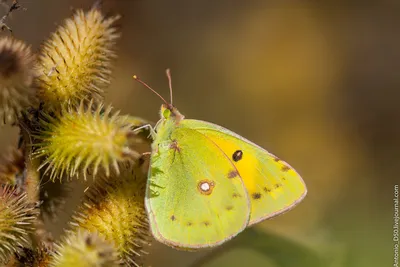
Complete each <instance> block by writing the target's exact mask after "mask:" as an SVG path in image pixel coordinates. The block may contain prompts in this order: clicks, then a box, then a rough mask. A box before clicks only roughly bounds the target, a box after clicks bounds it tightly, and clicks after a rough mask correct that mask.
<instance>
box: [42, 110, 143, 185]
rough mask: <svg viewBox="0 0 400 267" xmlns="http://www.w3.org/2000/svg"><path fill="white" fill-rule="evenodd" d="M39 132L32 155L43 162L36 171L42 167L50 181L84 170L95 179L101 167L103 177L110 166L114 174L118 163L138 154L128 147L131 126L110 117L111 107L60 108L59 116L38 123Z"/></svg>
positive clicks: (115, 116)
mask: <svg viewBox="0 0 400 267" xmlns="http://www.w3.org/2000/svg"><path fill="white" fill-rule="evenodd" d="M41 124H42V126H43V130H42V131H41V132H39V133H38V134H37V136H36V139H37V140H38V143H37V144H35V146H36V147H38V149H37V151H36V152H35V155H36V156H44V157H45V159H44V161H43V163H42V164H41V166H40V168H43V167H46V170H45V173H44V174H46V173H50V178H51V179H53V180H54V179H56V178H60V179H61V177H63V175H64V174H65V175H67V176H68V177H72V176H76V175H78V174H79V173H82V174H83V175H84V177H85V178H86V173H87V171H88V170H93V175H94V176H95V175H96V174H97V172H98V170H99V167H100V166H101V167H102V168H103V169H104V170H105V172H106V174H107V175H109V174H110V165H112V166H113V167H114V169H115V170H116V172H117V173H118V162H121V161H126V160H130V159H134V158H136V157H138V153H137V152H135V151H133V150H132V149H131V148H130V146H131V144H130V141H131V139H132V137H131V136H132V131H131V128H132V127H133V125H132V123H131V122H129V121H127V120H124V119H123V117H122V118H121V117H120V116H118V113H114V114H113V115H111V107H108V108H106V109H105V110H104V109H103V108H102V106H99V107H98V108H97V109H96V110H94V111H93V110H92V103H90V105H89V106H88V107H86V108H85V107H84V105H83V104H81V105H80V107H79V108H78V109H77V110H74V109H72V108H69V109H64V110H63V111H62V112H61V114H59V115H57V116H55V118H54V117H51V116H47V121H44V120H42V122H41Z"/></svg>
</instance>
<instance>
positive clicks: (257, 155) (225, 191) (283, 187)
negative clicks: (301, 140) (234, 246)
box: [134, 70, 307, 250]
mask: <svg viewBox="0 0 400 267" xmlns="http://www.w3.org/2000/svg"><path fill="white" fill-rule="evenodd" d="M167 75H168V78H169V84H170V90H171V103H168V102H167V101H165V100H164V99H163V98H162V97H161V96H160V95H159V94H158V93H157V92H155V91H154V90H153V89H152V88H151V87H149V86H148V85H147V84H145V83H144V82H143V81H141V80H140V79H139V78H137V76H134V78H135V79H136V80H137V81H139V82H140V83H142V84H143V85H144V86H146V87H147V88H149V89H150V90H152V91H153V92H154V93H155V94H157V95H158V96H159V97H160V98H161V99H162V100H163V101H164V104H163V105H162V107H161V120H160V121H159V122H158V123H157V125H156V127H155V129H154V130H152V135H153V138H154V141H153V143H152V153H151V160H150V168H149V174H148V182H147V191H146V199H145V206H146V211H147V213H148V217H149V221H150V226H151V231H152V233H153V235H154V237H155V238H156V239H157V240H158V241H160V242H162V243H164V244H167V245H169V246H172V247H174V248H179V249H187V250H192V249H198V248H203V247H213V246H217V245H220V244H222V243H224V242H225V241H227V240H229V239H231V238H232V237H234V236H236V235H237V234H238V233H240V232H241V231H243V230H244V229H245V228H246V227H248V226H250V225H252V224H255V223H258V222H260V221H262V220H265V219H268V218H271V217H274V216H277V215H279V214H282V213H284V212H286V211H288V210H290V209H292V208H293V207H294V206H296V205H297V204H298V203H299V202H300V201H301V200H302V199H303V198H304V197H305V195H306V194H307V189H306V186H305V184H304V182H303V180H302V178H301V177H300V175H299V174H298V173H297V172H296V171H295V170H294V169H293V168H292V167H291V166H290V165H289V164H287V163H286V162H284V161H282V160H281V159H279V158H277V157H276V156H274V155H272V154H270V153H269V152H267V151H266V150H264V149H263V148H261V147H259V146H258V145H256V144H254V143H252V142H250V141H249V140H247V139H245V138H243V137H241V136H240V135H238V134H235V133H234V132H232V131H229V130H227V129H225V128H223V127H221V126H218V125H215V124H212V123H209V122H205V121H200V120H191V119H185V118H184V116H183V115H182V114H181V113H180V112H179V111H178V110H177V109H176V108H175V107H174V106H173V105H172V89H171V79H170V75H169V72H168V70H167ZM144 127H148V126H147V125H146V126H144Z"/></svg>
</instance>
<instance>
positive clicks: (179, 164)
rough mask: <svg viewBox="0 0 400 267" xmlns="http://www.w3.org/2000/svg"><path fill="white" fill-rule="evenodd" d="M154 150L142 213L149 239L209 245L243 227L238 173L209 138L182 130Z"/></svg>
mask: <svg viewBox="0 0 400 267" xmlns="http://www.w3.org/2000/svg"><path fill="white" fill-rule="evenodd" d="M170 138H171V139H170V140H165V141H162V142H160V143H159V145H158V151H153V154H152V157H151V165H150V166H151V167H150V171H149V180H148V187H147V192H146V201H145V203H146V210H147V212H148V215H149V220H150V226H151V231H152V233H153V236H154V237H155V238H156V239H157V240H158V241H160V242H162V243H165V244H167V245H169V246H172V247H175V248H181V249H197V248H202V247H211V246H215V245H218V244H221V243H223V242H224V241H226V240H228V239H230V238H232V237H233V236H235V235H236V234H238V233H240V232H241V231H242V230H243V229H244V228H246V226H247V224H248V222H249V218H250V203H249V198H248V195H247V191H246V189H245V187H244V184H243V181H242V180H241V178H240V177H239V176H238V175H237V177H236V178H235V179H232V178H229V177H230V176H232V175H233V174H237V173H238V172H237V169H236V168H235V166H234V165H233V164H232V162H231V161H230V160H229V158H228V157H227V156H226V155H225V154H224V153H223V151H222V150H221V149H220V148H219V147H218V146H217V145H215V144H214V143H213V142H212V141H211V140H210V139H208V138H207V137H206V136H204V135H203V134H201V133H199V132H197V131H194V130H191V129H188V128H185V127H180V128H176V129H175V130H173V131H172V134H171V136H170Z"/></svg>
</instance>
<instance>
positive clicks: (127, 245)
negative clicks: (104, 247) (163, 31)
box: [71, 163, 150, 266]
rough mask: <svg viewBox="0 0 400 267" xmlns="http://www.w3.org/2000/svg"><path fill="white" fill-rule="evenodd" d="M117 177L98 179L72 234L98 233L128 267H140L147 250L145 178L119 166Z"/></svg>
mask: <svg viewBox="0 0 400 267" xmlns="http://www.w3.org/2000/svg"><path fill="white" fill-rule="evenodd" d="M120 169H121V173H120V175H119V177H117V175H116V174H115V173H113V174H112V178H113V179H107V178H106V177H105V176H103V178H102V179H97V180H96V182H95V184H94V186H93V187H92V188H90V189H89V190H88V192H87V197H86V200H85V201H84V204H83V205H82V206H81V209H80V211H79V213H78V214H77V215H76V216H74V222H72V223H71V225H72V226H73V229H75V231H76V230H77V229H86V230H88V231H97V232H98V234H99V235H100V236H102V237H104V238H105V239H106V240H108V241H110V242H113V243H114V244H115V247H116V248H117V251H118V253H119V255H120V257H121V259H122V260H123V261H124V263H125V264H126V265H127V266H141V265H140V263H141V262H142V261H143V255H144V254H147V252H146V251H145V249H146V247H147V246H149V241H148V240H149V236H150V235H149V226H148V220H147V215H146V212H145V208H144V195H145V187H146V175H145V174H144V173H143V172H142V170H140V169H139V168H138V167H134V166H133V165H132V164H129V163H127V164H121V166H120Z"/></svg>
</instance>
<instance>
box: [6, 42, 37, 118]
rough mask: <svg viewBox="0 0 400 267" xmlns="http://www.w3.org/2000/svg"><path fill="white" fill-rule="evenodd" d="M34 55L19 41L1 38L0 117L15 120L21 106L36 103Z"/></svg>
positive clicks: (25, 106)
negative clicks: (33, 83)
mask: <svg viewBox="0 0 400 267" xmlns="http://www.w3.org/2000/svg"><path fill="white" fill-rule="evenodd" d="M33 64H34V56H33V55H32V53H31V49H30V47H28V46H27V45H26V44H25V43H23V42H22V41H19V40H16V39H14V38H11V37H1V38H0V105H1V106H0V119H1V120H2V123H14V122H15V121H16V119H17V118H18V117H19V116H20V115H21V112H22V110H24V109H25V108H27V107H28V106H31V105H34V104H35V103H36V98H35V90H34V89H33V87H32V82H33V78H34V70H33Z"/></svg>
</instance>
